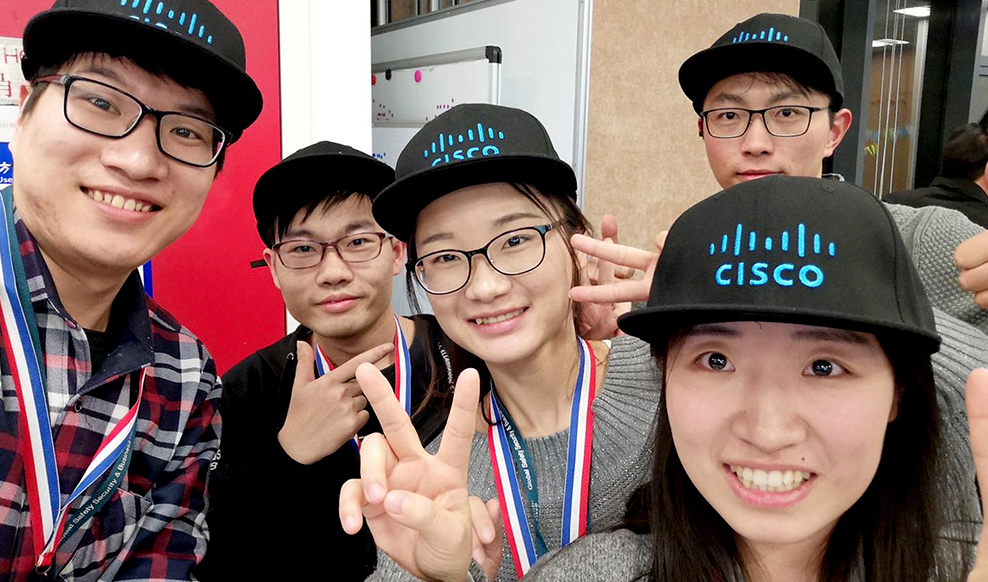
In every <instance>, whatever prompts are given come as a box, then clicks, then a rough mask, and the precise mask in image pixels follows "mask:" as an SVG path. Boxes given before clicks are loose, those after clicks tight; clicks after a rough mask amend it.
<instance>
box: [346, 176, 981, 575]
mask: <svg viewBox="0 0 988 582" xmlns="http://www.w3.org/2000/svg"><path fill="white" fill-rule="evenodd" d="M794 190H798V191H799V192H800V195H799V196H798V197H792V196H791V192H792V191H794ZM782 199H786V200H788V201H789V204H788V205H786V204H782V203H781V202H780V201H781V200H782ZM793 200H798V201H799V204H792V201H793ZM765 208H772V209H773V210H772V212H771V214H769V213H766V212H764V211H763V209H765ZM620 325H621V328H622V329H623V330H624V331H626V332H628V333H629V334H631V335H635V336H639V337H642V338H645V339H647V340H648V341H649V342H650V344H651V345H652V348H653V350H654V353H655V355H656V357H658V358H659V360H660V361H662V362H663V363H664V366H663V368H664V370H665V388H664V390H663V391H664V398H663V401H662V404H661V405H660V407H659V413H658V417H657V433H656V435H655V441H654V445H655V461H654V466H653V470H652V475H651V476H652V483H651V485H650V486H649V495H648V500H649V501H648V502H647V503H646V504H645V505H646V506H647V507H648V509H647V510H646V511H645V512H644V514H643V515H638V516H634V515H633V516H631V517H632V518H635V517H638V518H639V519H637V520H635V519H632V521H633V522H634V521H637V522H638V523H637V524H633V525H636V526H637V527H638V528H639V531H643V532H646V533H638V534H636V533H633V532H632V531H631V530H618V531H616V532H611V533H602V534H596V535H590V536H587V537H585V538H583V539H581V540H579V541H578V542H576V543H574V544H572V545H571V546H569V547H567V548H565V549H563V550H562V551H560V552H558V553H557V554H555V555H553V556H550V557H549V559H547V560H543V561H541V562H540V563H539V564H538V565H536V566H535V567H534V568H533V569H532V570H531V571H530V572H529V576H531V577H532V579H533V580H537V581H546V580H564V579H565V580H617V581H621V580H629V581H630V580H639V579H641V580H652V581H655V582H665V581H672V580H676V581H679V580H695V581H697V582H699V581H710V580H719V581H723V582H732V581H742V580H752V581H755V580H757V581H781V580H807V581H809V580H828V581H829V580H846V581H859V580H860V581H863V580H868V581H869V582H871V581H875V580H877V581H881V582H885V581H887V582H892V581H896V582H898V581H903V580H905V581H916V582H926V581H928V580H962V579H964V576H965V575H966V572H967V569H968V567H969V565H970V563H971V561H972V560H973V555H971V554H973V552H964V551H961V552H958V550H957V549H956V548H955V547H953V546H951V545H949V544H945V543H943V541H942V539H941V537H940V535H939V534H940V529H939V528H940V527H941V524H942V523H943V522H944V521H945V519H944V515H945V511H944V508H946V507H949V505H950V504H952V503H953V502H954V500H953V499H950V498H941V496H940V495H939V494H938V490H937V489H938V485H937V483H938V481H937V471H938V470H939V469H940V459H941V458H942V456H943V453H944V451H943V449H942V440H941V433H940V414H939V411H938V405H937V394H936V390H935V388H934V384H933V373H932V366H931V363H930V354H931V353H933V352H935V351H936V349H937V348H938V346H939V342H940V338H939V336H938V335H937V333H936V327H935V323H934V318H933V313H932V310H931V308H930V306H929V303H928V301H927V300H926V297H925V295H924V293H923V290H922V286H921V284H920V283H919V279H918V276H917V274H916V272H915V269H914V268H913V267H912V265H911V264H910V263H909V260H908V257H907V255H906V253H905V252H904V251H903V243H902V240H901V238H900V237H899V236H898V234H897V232H896V230H895V228H894V225H893V223H892V220H891V218H890V217H889V215H888V212H887V210H885V209H884V208H883V207H882V206H881V205H880V203H879V202H878V201H877V200H875V199H874V198H873V197H872V196H870V195H869V194H868V193H867V192H865V191H863V190H860V189H858V188H856V187H853V186H847V185H834V184H827V183H826V182H823V181H820V180H817V179H811V178H788V177H772V178H765V179H762V180H757V181H754V182H751V183H748V184H743V185H739V186H736V187H734V188H731V189H729V190H726V191H724V192H722V193H721V194H719V195H717V196H715V197H713V198H710V199H707V200H705V201H703V202H701V203H700V204H698V205H696V206H694V207H693V208H692V209H690V210H689V211H687V212H686V213H685V214H684V215H683V216H682V217H681V218H680V219H679V220H678V221H677V222H676V224H675V225H674V226H673V228H672V231H671V232H670V234H669V238H668V242H667V244H666V247H665V249H664V251H663V255H662V257H661V258H660V260H659V264H658V267H657V270H656V273H655V277H654V282H653V287H652V293H651V295H650V299H649V302H648V304H647V306H646V307H645V308H643V309H640V310H637V311H635V312H632V313H631V314H629V315H627V316H625V317H624V318H622V320H621V322H620ZM475 378H476V377H475V376H472V377H468V378H465V379H463V380H464V381H461V384H462V385H463V386H462V388H463V389H464V394H465V395H466V396H468V397H469V396H470V395H471V394H472V393H475V392H472V390H474V391H475V390H476V387H475V386H474V387H471V386H470V380H473V382H475V381H476V380H475ZM358 379H360V380H361V383H362V385H363V384H364V383H365V381H367V380H369V379H368V378H363V377H362V378H358ZM459 389H460V388H459V387H458V390H459ZM968 397H969V405H968V406H969V410H970V411H971V419H970V420H971V429H972V431H976V432H984V431H986V430H988V372H985V371H978V372H975V373H973V374H972V376H971V379H970V380H969V388H968ZM369 399H370V400H371V402H372V404H373V405H374V406H375V410H376V409H377V408H378V406H379V405H382V404H388V403H384V402H382V401H381V399H380V398H372V397H371V396H370V395H369ZM458 399H459V403H460V404H462V403H463V402H464V398H463V397H461V396H460V395H458ZM464 408H467V407H464ZM379 414H380V412H379ZM449 422H450V426H449V427H448V428H447V433H449V434H463V431H462V428H463V426H462V424H463V423H462V422H461V420H460V418H457V417H454V415H451V417H450V421H449ZM386 430H387V426H386ZM986 438H988V435H984V434H982V435H981V437H980V440H979V439H974V443H975V458H976V459H978V461H979V463H981V462H983V461H984V459H985V458H988V450H982V449H984V448H985V447H984V444H985V443H982V442H981V441H985V440H986ZM465 440H466V439H463V440H462V441H461V442H457V441H452V442H450V443H443V447H444V448H443V449H442V450H440V451H439V454H438V455H437V456H436V457H430V456H428V455H420V454H418V453H416V452H409V451H408V448H407V447H406V446H404V445H403V444H402V442H401V441H402V438H401V435H400V434H399V433H398V431H396V430H391V431H390V432H389V435H388V440H387V441H385V440H384V439H383V437H382V438H381V439H380V440H379V442H378V443H377V446H378V447H379V449H378V450H380V446H381V445H383V446H384V447H387V450H390V451H393V453H391V454H392V456H393V457H394V458H392V459H391V461H390V462H389V463H385V462H383V460H384V457H386V456H387V455H382V454H380V453H378V454H375V455H370V458H368V459H366V460H365V461H366V463H367V465H368V467H367V469H366V473H362V474H368V475H371V474H373V475H377V476H378V477H379V479H380V480H382V481H386V482H387V485H388V487H389V489H390V493H388V494H387V502H385V503H384V504H383V506H382V507H383V508H384V509H383V511H384V512H386V513H387V514H388V516H389V518H390V519H393V520H395V521H396V522H398V523H401V524H402V525H403V526H404V527H405V528H406V532H405V533H407V534H408V537H407V538H406V541H407V544H406V551H404V552H396V553H395V554H392V555H393V557H394V558H395V560H396V561H397V562H398V563H399V564H400V565H401V566H402V567H403V568H405V569H406V570H408V571H409V572H411V573H414V574H416V575H418V576H420V577H423V578H430V579H441V580H449V581H456V582H458V581H459V580H463V579H464V577H465V576H466V575H467V574H466V570H467V564H468V562H469V559H466V560H464V559H463V554H464V553H465V552H470V551H471V547H473V550H474V555H475V557H479V558H481V560H480V561H481V562H484V559H483V556H482V555H481V554H482V553H483V551H484V550H485V549H486V548H485V547H484V546H485V544H483V543H474V544H471V543H470V537H471V533H470V532H471V524H473V525H472V529H473V531H478V529H483V528H484V527H486V524H487V522H486V521H485V519H484V515H483V512H479V511H473V512H471V511H470V510H469V507H470V505H469V503H468V501H467V499H466V492H465V491H462V489H463V487H462V481H463V480H465V478H466V477H465V475H466V467H467V465H468V462H467V460H466V458H465V457H466V454H467V453H466V451H467V449H468V447H467V445H466V444H465ZM447 444H448V446H447ZM979 445H980V446H979ZM428 466H431V467H433V468H434V469H436V470H434V471H427V472H419V473H418V475H417V476H415V473H416V468H419V469H421V468H423V467H428ZM375 467H376V468H375ZM979 469H982V470H988V466H984V467H979ZM444 471H445V472H444ZM426 474H428V475H430V476H432V477H433V478H429V477H426V476H425V475H426ZM457 481H460V484H457ZM348 489H349V491H347V489H345V491H344V493H345V495H344V496H343V497H342V498H341V515H343V516H344V519H347V518H352V517H353V513H354V511H355V510H356V511H359V503H360V501H361V500H360V495H355V494H353V493H354V491H360V490H361V483H359V482H353V483H352V484H351V485H349V486H348ZM364 512H365V514H367V513H368V511H367V509H365V510H364ZM370 513H371V514H373V513H374V512H373V511H371V512H370ZM372 529H373V526H372ZM374 533H375V538H376V539H377V541H378V543H379V544H381V543H382V542H383V543H387V538H388V537H389V535H391V534H392V533H393V531H392V532H389V531H385V530H383V529H379V530H378V531H375V532H374ZM379 533H380V535H379ZM484 537H486V536H481V539H483V538H484ZM464 539H466V542H465V543H464ZM454 556H457V558H456V559H452V558H453V557H454ZM454 562H455V567H453V566H454ZM979 566H980V567H979ZM986 568H988V563H981V564H976V565H975V570H974V571H973V572H972V574H971V577H970V578H969V580H972V581H973V580H978V581H983V580H986V579H988V574H986ZM488 569H489V568H488ZM469 576H471V577H474V578H483V577H484V576H485V574H484V573H483V572H481V571H479V570H478V569H477V568H476V565H474V567H473V568H472V569H471V570H470V574H469Z"/></svg>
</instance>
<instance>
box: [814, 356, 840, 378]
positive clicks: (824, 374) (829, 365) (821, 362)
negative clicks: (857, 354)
mask: <svg viewBox="0 0 988 582" xmlns="http://www.w3.org/2000/svg"><path fill="white" fill-rule="evenodd" d="M844 374H847V370H845V369H844V367H843V366H841V365H840V364H838V363H837V362H834V361H833V360H829V359H826V358H817V359H815V360H813V361H812V362H810V363H809V364H808V365H807V366H806V368H804V369H803V375H804V376H816V377H818V378H835V377H837V376H843V375H844Z"/></svg>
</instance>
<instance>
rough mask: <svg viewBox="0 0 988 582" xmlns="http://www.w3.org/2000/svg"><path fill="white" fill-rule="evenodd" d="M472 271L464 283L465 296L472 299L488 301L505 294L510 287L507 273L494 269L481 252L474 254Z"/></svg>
mask: <svg viewBox="0 0 988 582" xmlns="http://www.w3.org/2000/svg"><path fill="white" fill-rule="evenodd" d="M471 260H472V261H473V272H472V273H471V274H470V280H469V281H467V284H466V289H465V291H466V297H467V298H468V299H472V300H474V301H480V302H482V303H489V302H491V301H493V300H494V299H496V298H497V297H499V296H501V295H503V294H505V293H507V292H508V290H509V289H510V288H511V281H509V280H508V276H507V275H502V274H501V273H498V272H497V271H495V270H494V267H492V266H491V264H490V263H489V262H488V260H487V257H486V256H484V255H483V254H477V255H474V256H473V257H472V258H471Z"/></svg>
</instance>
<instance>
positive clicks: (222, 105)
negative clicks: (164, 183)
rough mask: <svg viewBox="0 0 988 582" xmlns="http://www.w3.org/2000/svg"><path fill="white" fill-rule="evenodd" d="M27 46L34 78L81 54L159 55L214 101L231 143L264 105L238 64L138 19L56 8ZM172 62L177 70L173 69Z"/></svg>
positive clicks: (32, 25)
mask: <svg viewBox="0 0 988 582" xmlns="http://www.w3.org/2000/svg"><path fill="white" fill-rule="evenodd" d="M24 44H25V49H26V50H25V53H26V54H25V57H26V58H25V59H24V61H23V63H22V68H23V72H24V75H25V77H28V78H30V77H31V76H33V75H34V73H35V72H37V70H38V68H39V67H40V66H42V65H45V64H52V63H57V62H59V61H61V60H63V59H65V58H68V57H69V56H71V55H73V54H77V53H79V52H110V53H115V54H123V55H126V54H128V53H142V54H153V55H154V59H155V61H157V62H161V63H162V64H164V65H166V67H163V68H171V69H175V68H181V70H182V71H183V81H185V82H190V81H191V82H192V83H193V84H194V87H195V88H196V89H199V90H200V91H202V92H203V93H204V94H205V95H206V96H207V98H209V100H210V104H211V105H212V106H213V108H214V109H215V110H216V123H217V125H219V126H220V127H222V128H223V129H225V130H226V131H228V132H230V134H231V143H232V142H235V141H237V140H238V139H239V138H240V136H241V135H242V134H243V131H244V130H245V129H246V128H247V127H248V126H250V124H251V123H253V122H254V121H255V120H256V119H257V117H258V116H259V115H260V113H261V108H262V106H263V98H262V97H261V91H260V89H258V87H257V85H256V84H255V83H254V81H253V79H251V78H250V77H249V76H248V75H247V74H246V73H244V72H243V71H241V70H240V68H239V67H238V66H237V65H235V64H234V63H233V62H231V61H230V60H228V59H226V58H224V57H222V56H220V55H218V54H216V53H213V52H210V51H207V50H205V49H203V48H202V47H200V46H198V45H196V44H195V43H192V42H189V41H188V40H185V39H184V38H182V37H181V36H179V35H177V34H175V33H172V32H169V31H168V30H165V29H159V28H155V27H152V26H148V25H146V24H144V23H141V22H138V21H136V20H131V19H127V18H121V17H119V16H108V15H102V14H94V13H93V12H91V11H86V10H75V9H72V8H55V9H51V10H48V11H47V12H44V13H41V14H39V15H37V16H35V17H34V18H33V19H31V21H30V22H28V25H27V27H26V28H25V29H24ZM28 49H29V50H28ZM171 63H174V65H173V66H171V67H168V66H167V65H168V64H171Z"/></svg>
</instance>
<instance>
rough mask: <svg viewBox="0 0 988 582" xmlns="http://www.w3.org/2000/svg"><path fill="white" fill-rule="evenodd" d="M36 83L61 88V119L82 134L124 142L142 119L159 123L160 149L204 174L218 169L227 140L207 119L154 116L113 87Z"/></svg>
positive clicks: (63, 80)
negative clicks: (152, 119)
mask: <svg viewBox="0 0 988 582" xmlns="http://www.w3.org/2000/svg"><path fill="white" fill-rule="evenodd" d="M37 82H38V83H51V84H53V85H61V86H62V87H63V88H64V90H65V91H64V92H65V101H64V104H63V108H62V112H63V113H64V114H65V119H66V121H68V122H69V123H71V124H72V125H73V126H75V127H78V128H79V129H81V130H83V131H88V132H89V133H94V134H96V135H101V136H103V137H112V138H122V137H126V136H127V135H129V134H130V133H131V132H132V131H134V128H136V127H137V126H138V124H140V123H141V120H142V119H144V116H145V115H151V116H153V117H154V118H155V120H156V121H157V122H158V124H157V132H156V135H157V141H158V149H159V150H161V152H162V153H164V154H165V155H166V156H168V157H170V158H174V159H176V160H178V161H180V162H182V163H184V164H188V165H190V166H196V167H199V168H208V167H209V166H212V165H213V164H215V163H216V160H217V159H218V158H219V157H220V152H222V151H223V147H224V146H225V145H226V144H227V142H228V141H229V139H230V134H229V133H228V132H227V131H226V130H224V129H221V128H220V127H219V126H217V125H216V124H214V123H212V122H211V121H207V120H205V119H202V118H199V117H195V116H194V115H189V114H187V113H179V112H177V111H158V110H157V109H151V108H150V107H148V106H147V105H145V104H143V103H141V102H140V101H138V100H137V98H136V97H134V96H133V95H131V94H129V93H126V92H124V91H121V90H120V89H117V88H116V87H114V86H112V85H107V84H106V83H102V82H100V81H94V80H92V79H87V78H85V77H77V76H75V75H52V76H50V77H42V78H40V79H38V81H37Z"/></svg>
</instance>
